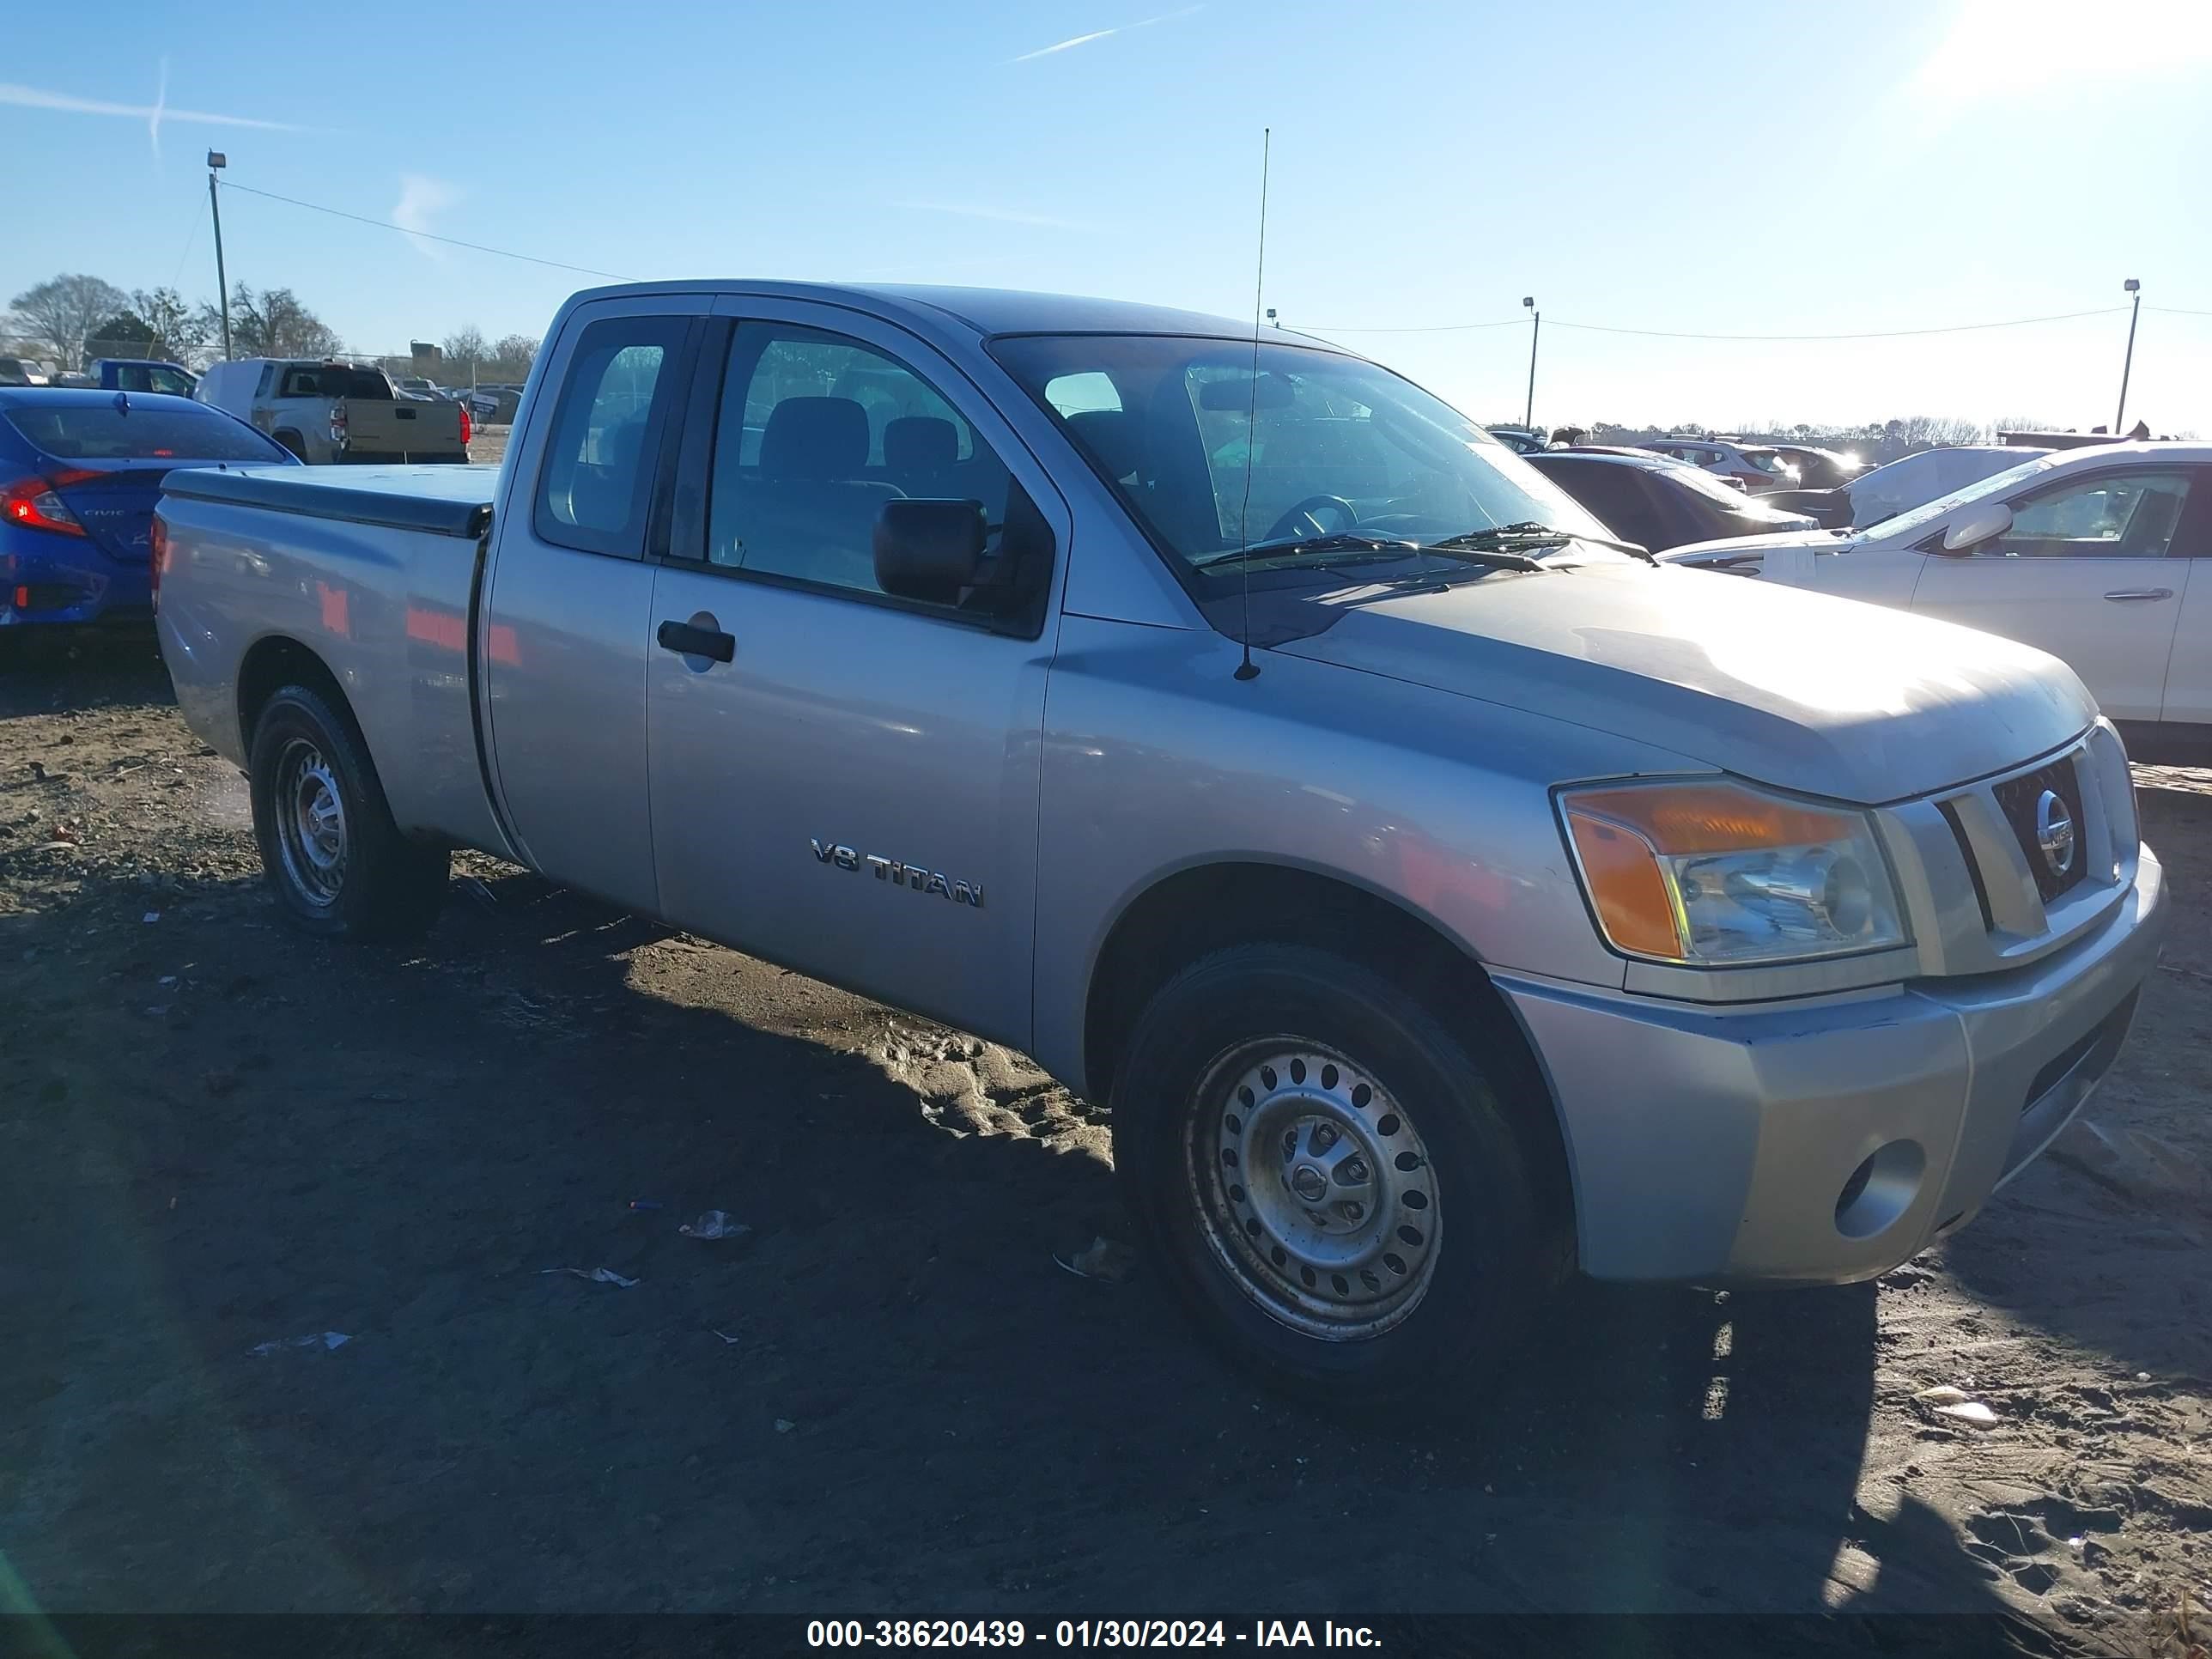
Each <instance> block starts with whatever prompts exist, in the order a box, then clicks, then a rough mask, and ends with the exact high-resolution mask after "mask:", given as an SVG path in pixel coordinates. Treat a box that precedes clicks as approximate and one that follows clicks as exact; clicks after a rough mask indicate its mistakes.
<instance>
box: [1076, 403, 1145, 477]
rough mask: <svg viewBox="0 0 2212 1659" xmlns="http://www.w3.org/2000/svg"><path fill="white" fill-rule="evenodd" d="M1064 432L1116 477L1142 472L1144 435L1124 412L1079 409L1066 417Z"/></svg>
mask: <svg viewBox="0 0 2212 1659" xmlns="http://www.w3.org/2000/svg"><path fill="white" fill-rule="evenodd" d="M1067 429H1068V431H1069V432H1070V433H1071V434H1073V436H1074V438H1075V441H1077V442H1078V443H1079V444H1080V445H1082V446H1083V447H1085V449H1088V450H1089V451H1090V452H1091V453H1092V454H1093V455H1096V456H1097V458H1098V459H1099V460H1100V461H1101V462H1103V464H1104V465H1105V468H1106V471H1108V472H1109V473H1110V474H1112V475H1113V476H1114V477H1116V478H1127V477H1128V476H1129V475H1130V474H1131V473H1133V472H1138V473H1140V472H1142V471H1143V470H1144V465H1145V445H1144V433H1143V430H1142V428H1139V426H1138V424H1137V422H1136V419H1135V417H1134V416H1132V415H1131V414H1130V413H1129V411H1128V410H1126V409H1085V410H1077V411H1076V412H1075V413H1074V414H1073V415H1071V416H1068V417H1067Z"/></svg>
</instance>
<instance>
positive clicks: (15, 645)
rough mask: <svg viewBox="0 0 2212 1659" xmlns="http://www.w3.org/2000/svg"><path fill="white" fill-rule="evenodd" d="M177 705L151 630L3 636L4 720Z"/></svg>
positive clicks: (0, 688) (0, 692)
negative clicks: (24, 716) (26, 716)
mask: <svg viewBox="0 0 2212 1659" xmlns="http://www.w3.org/2000/svg"><path fill="white" fill-rule="evenodd" d="M176 700H177V697H176V692H175V691H174V690H173V689H172V687H171V686H170V684H169V671H168V670H167V668H165V667H164V666H162V664H161V649H160V647H159V646H158V645H157V644H156V642H155V637H154V630H153V629H151V628H148V627H143V626H132V627H127V628H125V627H116V628H100V629H53V630H48V629H10V630H7V631H5V632H0V720H13V719H15V718H16V717H18V716H20V715H24V714H53V713H55V712H56V711H58V710H63V711H70V712H76V711H81V710H85V709H91V708H118V707H143V706H144V705H145V704H148V703H154V704H157V705H160V706H161V707H163V708H167V706H169V705H170V704H172V703H173V702H176Z"/></svg>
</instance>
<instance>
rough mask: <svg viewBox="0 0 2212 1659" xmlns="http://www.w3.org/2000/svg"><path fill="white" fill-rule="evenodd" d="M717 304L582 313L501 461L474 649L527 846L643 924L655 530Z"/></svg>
mask: <svg viewBox="0 0 2212 1659" xmlns="http://www.w3.org/2000/svg"><path fill="white" fill-rule="evenodd" d="M711 303H712V296H711V295H678V296H669V297H666V298H658V299H655V298H632V299H628V300H622V301H605V302H604V303H602V304H598V305H590V306H585V307H580V308H578V309H577V310H576V311H575V312H574V313H572V314H571V316H570V318H569V320H568V325H567V326H566V327H565V328H564V329H563V330H562V334H561V337H560V338H559V340H557V341H556V342H555V343H553V344H552V345H551V347H550V352H551V354H552V355H551V356H550V359H549V361H548V362H547V363H546V365H545V370H544V381H543V385H542V388H541V390H540V392H539V395H538V398H537V400H536V401H535V402H534V403H533V404H532V416H531V420H530V422H529V426H528V429H527V430H526V432H524V433H523V434H522V435H521V438H522V442H521V446H520V449H519V450H518V452H517V453H515V454H513V455H512V456H510V457H509V458H508V459H509V465H508V466H507V474H506V477H505V478H504V480H503V482H502V495H501V500H500V502H499V508H498V513H497V515H496V517H495V520H494V521H493V532H492V536H493V555H494V556H493V562H492V565H491V568H490V569H489V572H488V573H487V574H486V576H485V590H484V599H483V626H482V629H481V632H480V634H479V635H478V638H477V651H478V653H479V656H478V660H479V663H480V665H481V669H482V674H483V688H484V700H485V719H486V721H487V723H488V726H489V738H490V742H489V750H490V754H491V762H492V775H493V783H494V786H495V790H496V793H497V794H498V797H499V800H500V805H501V810H502V811H503V812H504V814H505V817H506V819H507V826H508V829H510V831H511V832H512V834H513V836H514V838H515V840H516V841H517V842H520V851H521V852H522V853H523V854H524V855H525V856H526V858H528V860H530V862H531V864H532V866H535V867H536V868H537V869H538V870H540V871H542V872H544V873H545V874H546V875H548V876H550V877H553V878H556V880H559V881H562V882H565V883H568V884H570V885H573V886H575V887H579V888H581V889H583V890H586V891H587V892H592V893H596V894H599V896H602V897H604V898H608V899H611V900H614V901H615V902H617V903H621V904H627V905H630V906H632V907H634V908H637V909H640V910H645V911H648V912H650V911H652V910H653V909H654V908H656V905H657V903H658V899H659V892H658V888H657V885H656V884H655V881H654V876H653V831H652V817H651V803H650V801H649V799H648V798H647V780H646V740H645V736H646V734H645V674H646V655H647V650H648V649H649V647H650V644H651V641H652V637H653V625H652V618H651V611H652V608H653V566H652V565H651V564H650V563H649V562H647V557H646V547H647V521H648V520H649V519H650V518H651V516H652V506H653V497H654V493H655V483H656V480H657V477H658V476H659V454H660V449H661V445H662V442H663V440H664V435H665V434H666V432H667V431H668V429H669V427H670V425H671V420H670V414H671V410H672V409H673V407H674V406H675V405H676V404H677V403H678V401H679V398H678V383H679V382H680V381H682V380H684V374H685V370H686V368H687V367H688V353H689V343H690V339H691V337H692V335H693V333H694V332H695V331H696V330H697V329H699V328H700V327H702V326H703V324H704V313H705V312H706V310H707V308H708V306H709V305H710V304H711ZM413 629H414V623H413V619H411V618H410V635H411V634H412V632H413Z"/></svg>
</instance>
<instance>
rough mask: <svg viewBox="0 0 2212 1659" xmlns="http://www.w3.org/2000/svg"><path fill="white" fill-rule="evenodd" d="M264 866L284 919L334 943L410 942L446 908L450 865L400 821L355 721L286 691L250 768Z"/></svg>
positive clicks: (269, 709)
mask: <svg viewBox="0 0 2212 1659" xmlns="http://www.w3.org/2000/svg"><path fill="white" fill-rule="evenodd" d="M247 771H248V774H249V779H250V782H251V785H252V796H253V834H254V839H255V840H256V841H258V842H259V843H260V847H261V865H262V868H263V870H264V871H265V872H267V875H268V878H269V884H270V886H271V887H272V888H273V889H274V890H276V898H277V902H279V903H280V904H282V905H283V908H284V911H285V914H286V915H288V916H289V918H290V919H291V920H292V921H294V922H295V924H297V925H298V926H299V927H301V928H303V929H304V930H305V931H307V932H308V933H314V934H317V935H319V936H321V937H323V938H326V939H407V938H412V937H413V936H414V935H416V934H418V933H422V931H423V930H424V929H425V928H427V927H428V926H429V925H430V922H431V921H432V920H433V919H434V918H435V916H436V915H437V913H438V907H439V905H440V904H441V902H443V900H444V897H445V892H446V884H447V878H448V876H449V875H450V874H451V869H452V860H451V859H450V858H449V856H448V855H447V852H446V849H445V848H442V847H430V846H425V845H422V843H420V842H412V841H410V840H408V839H407V837H406V836H404V835H402V834H401V833H400V831H399V829H398V826H397V825H396V824H394V823H392V809H391V808H390V807H389V806H388V805H386V803H385V799H384V787H383V786H382V785H381V784H380V782H378V781H377V776H376V769H375V767H374V765H373V764H372V763H370V760H369V757H368V749H367V747H366V746H365V745H364V744H362V740H361V738H360V736H359V734H358V733H356V732H355V730H354V728H353V725H352V722H351V721H349V720H346V719H345V717H344V716H343V715H342V714H339V713H338V712H337V710H336V709H334V708H331V705H330V704H329V702H326V701H325V699H324V697H323V696H322V695H321V694H320V693H319V692H317V691H314V690H310V689H308V688H307V687H306V686H300V685H288V686H286V687H284V689H283V690H280V691H278V692H277V693H276V696H273V697H271V698H270V700H269V702H268V703H267V705H266V706H265V707H264V708H263V709H262V711H261V717H260V719H259V720H258V722H257V723H256V724H255V726H254V728H253V750H252V756H251V757H250V763H249V766H248V768H247Z"/></svg>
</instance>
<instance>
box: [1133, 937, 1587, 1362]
mask: <svg viewBox="0 0 2212 1659" xmlns="http://www.w3.org/2000/svg"><path fill="white" fill-rule="evenodd" d="M1507 1075H1509V1073H1507V1072H1506V1071H1505V1070H1504V1069H1503V1068H1500V1069H1498V1070H1493V1069H1492V1068H1491V1067H1488V1066H1485V1065H1484V1064H1483V1063H1482V1061H1481V1060H1480V1059H1479V1058H1478V1057H1477V1056H1476V1055H1475V1054H1472V1053H1470V1052H1469V1050H1468V1048H1467V1046H1466V1045H1465V1044H1464V1043H1463V1042H1462V1040H1461V1039H1460V1037H1459V1036H1456V1035H1455V1033H1454V1032H1453V1031H1452V1030H1448V1029H1447V1028H1446V1027H1445V1026H1444V1025H1443V1024H1442V1023H1441V1022H1439V1021H1438V1020H1437V1018H1435V1017H1434V1016H1433V1015H1432V1014H1431V1012H1429V1011H1428V1010H1427V1009H1425V1008H1424V1007H1422V1006H1419V1004H1418V1003H1417V1002H1415V1001H1414V1000H1413V999H1411V998H1409V997H1408V996H1407V994H1405V993H1404V992H1403V991H1402V990H1401V989H1400V988H1399V987H1396V986H1395V985H1393V984H1392V983H1390V982H1389V981H1387V980H1385V979H1384V978H1383V977H1382V976H1381V975H1378V974H1376V973H1375V972H1373V971H1372V970H1370V969H1367V968H1365V967H1364V966H1362V965H1360V964H1358V963H1353V962H1350V961H1347V960H1346V959H1344V958H1342V957H1336V956H1333V955H1330V954H1328V952H1325V951H1317V950H1312V949H1309V948H1305V947H1303V946H1291V945H1242V946H1237V947H1236V948H1233V949H1231V950H1227V951H1220V952H1218V953H1217V954H1215V955H1213V956H1210V957H1206V958H1204V959H1203V960H1201V961H1200V962H1198V963H1194V964H1193V965H1192V966H1191V967H1189V968H1188V969H1185V970H1184V971H1183V972H1182V973H1181V974H1179V975H1176V977H1175V978H1174V979H1173V980H1171V981H1170V982H1169V983H1168V984H1167V985H1166V986H1165V987H1163V988H1162V989H1161V990H1160V992H1159V993H1158V994H1157V995H1156V996H1155V997H1154V998H1153V1000H1152V1003H1151V1004H1150V1006H1148V1007H1147V1008H1146V1011H1145V1012H1144V1014H1143V1015H1142V1017H1141V1018H1139V1021H1138V1024H1137V1028H1136V1030H1135V1032H1134V1033H1133V1036H1132V1038H1131V1042H1130V1047H1129V1051H1128V1054H1127V1058H1126V1060H1125V1061H1124V1063H1123V1065H1122V1066H1121V1072H1120V1075H1119V1079H1118V1081H1117V1083H1116V1085H1115V1091H1114V1122H1115V1167H1116V1170H1117V1172H1118V1175H1119V1177H1120V1180H1121V1184H1122V1187H1123V1190H1124V1193H1125V1195H1126V1196H1127V1200H1128V1201H1129V1203H1130V1205H1131V1206H1132V1208H1133V1210H1134V1211H1135V1212H1136V1214H1137V1216H1138V1217H1139V1220H1140V1222H1141V1224H1142V1226H1143V1231H1144V1232H1145V1234H1146V1237H1147V1240H1148V1242H1149V1243H1151V1244H1152V1247H1153V1248H1154V1249H1155V1251H1156V1252H1157V1254H1158V1257H1159V1259H1160V1260H1161V1261H1163V1263H1164V1265H1165V1267H1166V1268H1167V1271H1168V1276H1169V1278H1170V1280H1171V1281H1172V1282H1173V1283H1174V1285H1175V1286H1176V1289H1177V1291H1179V1292H1180V1293H1181V1294H1182V1297H1183V1299H1184V1301H1185V1302H1186V1303H1187V1304H1188V1305H1189V1306H1190V1307H1191V1309H1192V1310H1193V1311H1194V1312H1195V1313H1196V1314H1197V1316H1199V1319H1200V1322H1201V1324H1202V1325H1203V1327H1204V1328H1205V1329H1206V1332H1207V1334H1209V1335H1211V1336H1212V1337H1213V1338H1214V1339H1215V1340H1217V1341H1218V1342H1219V1343H1221V1344H1222V1345H1223V1346H1225V1348H1226V1349H1227V1351H1228V1352H1229V1353H1230V1354H1231V1357H1232V1358H1234V1359H1236V1360H1237V1361H1238V1362H1239V1363H1240V1364H1243V1365H1244V1366H1246V1367H1247V1368H1248V1369H1249V1370H1253V1371H1255V1373H1256V1374H1257V1375H1259V1376H1260V1377H1261V1380H1263V1381H1265V1382H1267V1383H1271V1384H1273V1385H1275V1386H1277V1387H1281V1388H1285V1389H1288V1390H1290V1391H1291V1392H1294V1393H1297V1394H1301V1395H1307V1396H1310V1397H1316V1398H1321V1399H1325V1400H1342V1399H1348V1398H1358V1399H1361V1400H1371V1399H1373V1398H1375V1397H1376V1396H1377V1395H1380V1394H1388V1393H1394V1392H1409V1391H1416V1390H1419V1389H1425V1388H1427V1387H1429V1386H1431V1385H1434V1384H1437V1383H1443V1382H1444V1381H1446V1380H1448V1379H1452V1380H1459V1379H1464V1378H1465V1377H1466V1376H1467V1375H1468V1373H1470V1372H1473V1371H1476V1370H1480V1368H1481V1367H1482V1366H1483V1365H1484V1364H1486V1363H1487V1362H1490V1361H1492V1360H1494V1359H1496V1358H1499V1357H1500V1356H1502V1355H1503V1354H1504V1353H1505V1352H1509V1351H1510V1346H1511V1344H1512V1343H1513V1341H1514V1340H1515V1338H1516V1336H1517V1334H1518V1333H1519V1329H1520V1327H1521V1324H1522V1320H1523V1316H1525V1314H1526V1311H1527V1310H1528V1308H1529V1306H1530V1305H1531V1304H1533V1303H1534V1300H1535V1299H1536V1297H1537V1295H1538V1293H1539V1291H1541V1289H1542V1288H1543V1287H1544V1285H1546V1283H1547V1269H1546V1266H1545V1249H1544V1244H1545V1239H1546V1233H1545V1230H1544V1227H1543V1225H1542V1221H1543V1218H1542V1217H1541V1213H1540V1206H1539V1205H1538V1202H1537V1200H1536V1197H1535V1194H1534V1188H1533V1186H1532V1182H1531V1180H1530V1177H1529V1174H1528V1164H1527V1161H1526V1158H1525V1157H1524V1154H1523V1152H1522V1146H1521V1143H1520V1139H1519V1137H1518V1135H1517V1134H1516V1131H1515V1129H1514V1127H1513V1124H1512V1121H1511V1120H1510V1115H1509V1114H1508V1111H1507V1109H1506V1108H1505V1105H1504V1103H1503V1101H1502V1100H1501V1097H1500V1096H1499V1093H1498V1087H1499V1083H1498V1079H1503V1078H1504V1077H1505V1076H1507Z"/></svg>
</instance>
